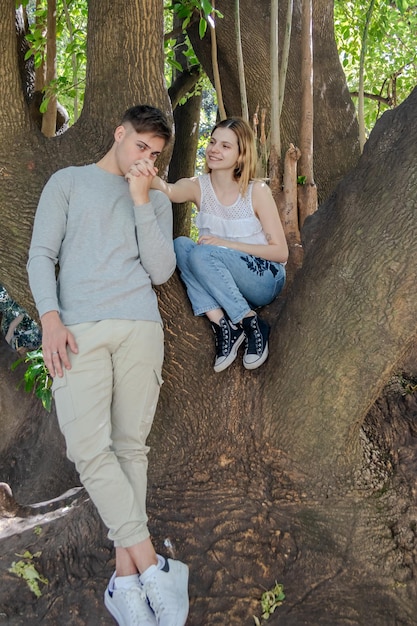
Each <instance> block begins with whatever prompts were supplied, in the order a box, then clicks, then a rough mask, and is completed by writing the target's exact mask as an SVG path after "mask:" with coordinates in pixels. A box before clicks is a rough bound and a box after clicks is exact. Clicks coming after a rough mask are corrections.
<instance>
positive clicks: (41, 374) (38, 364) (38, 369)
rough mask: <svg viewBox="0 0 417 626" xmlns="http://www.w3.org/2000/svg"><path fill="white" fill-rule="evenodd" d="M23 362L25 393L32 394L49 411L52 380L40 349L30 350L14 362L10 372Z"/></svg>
mask: <svg viewBox="0 0 417 626" xmlns="http://www.w3.org/2000/svg"><path fill="white" fill-rule="evenodd" d="M23 362H24V363H27V369H26V372H25V374H24V376H23V381H22V383H24V389H25V391H26V392H28V393H34V394H35V396H36V397H37V398H39V399H40V401H41V402H42V405H43V407H44V408H45V409H46V410H47V411H50V410H51V406H52V390H51V387H52V378H51V376H50V375H49V372H48V370H47V368H46V366H45V362H44V360H43V354H42V349H41V348H39V349H38V350H32V351H31V352H28V353H27V354H26V356H24V357H22V358H20V359H18V360H17V361H15V362H14V363H13V364H12V366H11V367H12V370H15V369H16V368H17V367H18V366H19V365H20V364H21V363H23Z"/></svg>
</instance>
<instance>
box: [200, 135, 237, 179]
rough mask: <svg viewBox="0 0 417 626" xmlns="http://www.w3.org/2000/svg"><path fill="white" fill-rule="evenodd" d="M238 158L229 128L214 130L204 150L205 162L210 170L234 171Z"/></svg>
mask: <svg viewBox="0 0 417 626" xmlns="http://www.w3.org/2000/svg"><path fill="white" fill-rule="evenodd" d="M238 156H239V146H238V142H237V137H236V135H235V133H234V132H233V131H232V130H231V129H230V128H221V127H220V128H216V130H215V131H214V132H213V134H212V136H211V138H210V141H209V144H208V146H207V148H206V161H207V165H208V166H209V168H210V169H211V170H218V169H234V168H235V166H236V163H237V159H238Z"/></svg>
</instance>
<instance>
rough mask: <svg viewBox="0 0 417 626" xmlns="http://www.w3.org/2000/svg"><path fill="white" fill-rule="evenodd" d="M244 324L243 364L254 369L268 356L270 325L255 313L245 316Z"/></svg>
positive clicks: (248, 368)
mask: <svg viewBox="0 0 417 626" xmlns="http://www.w3.org/2000/svg"><path fill="white" fill-rule="evenodd" d="M242 326H243V330H244V332H245V335H246V349H245V354H244V355H243V365H244V366H245V368H246V369H247V370H254V369H256V368H257V367H260V366H261V365H262V363H265V361H266V359H267V358H268V352H269V350H268V337H269V331H270V329H269V325H268V324H267V323H266V322H264V321H263V320H261V318H260V317H258V316H257V315H253V316H252V317H245V318H243V320H242Z"/></svg>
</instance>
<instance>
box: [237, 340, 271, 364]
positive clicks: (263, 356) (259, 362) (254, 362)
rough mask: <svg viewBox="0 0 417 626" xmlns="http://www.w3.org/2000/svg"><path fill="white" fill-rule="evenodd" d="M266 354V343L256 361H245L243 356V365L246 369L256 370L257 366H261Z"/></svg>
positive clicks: (267, 353)
mask: <svg viewBox="0 0 417 626" xmlns="http://www.w3.org/2000/svg"><path fill="white" fill-rule="evenodd" d="M268 355H269V348H268V344H267V345H266V347H265V350H264V352H263V354H262V356H261V357H260V358H259V359H258V360H257V361H253V363H246V361H245V357H243V365H244V367H245V368H246V369H247V370H256V369H257V368H258V367H261V365H263V364H264V363H265V361H266V360H267V358H268Z"/></svg>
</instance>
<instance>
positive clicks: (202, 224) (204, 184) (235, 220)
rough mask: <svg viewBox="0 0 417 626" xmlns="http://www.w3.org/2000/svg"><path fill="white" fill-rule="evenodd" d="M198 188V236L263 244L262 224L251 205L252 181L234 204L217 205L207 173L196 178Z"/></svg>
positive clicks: (264, 239)
mask: <svg viewBox="0 0 417 626" xmlns="http://www.w3.org/2000/svg"><path fill="white" fill-rule="evenodd" d="M198 181H199V183H200V189H201V202H200V210H199V211H198V213H197V216H196V225H197V228H198V230H199V234H200V236H201V235H213V236H216V237H221V238H222V239H228V240H230V241H240V242H242V243H252V244H267V243H268V242H267V240H266V237H265V233H264V232H263V230H262V224H261V222H260V221H259V220H258V218H257V217H256V215H255V212H254V210H253V206H252V189H253V183H250V184H249V186H248V189H247V192H246V194H245V196H244V197H242V196H241V195H239V197H238V199H237V200H236V202H235V203H234V204H231V205H230V206H225V205H224V204H221V203H220V202H219V201H218V199H217V196H216V193H215V191H214V189H213V186H212V184H211V179H210V174H203V175H202V176H199V177H198Z"/></svg>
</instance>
